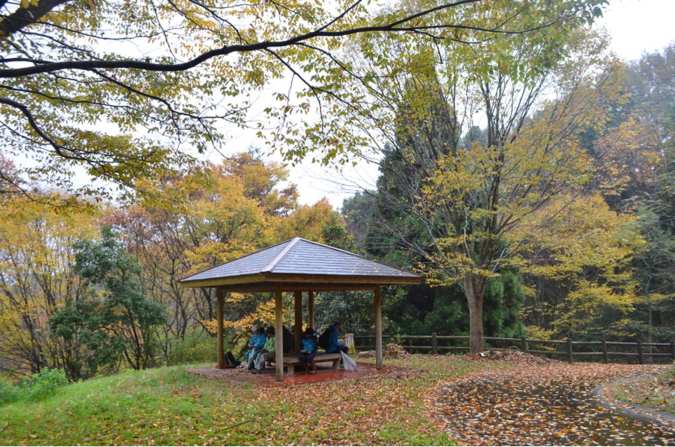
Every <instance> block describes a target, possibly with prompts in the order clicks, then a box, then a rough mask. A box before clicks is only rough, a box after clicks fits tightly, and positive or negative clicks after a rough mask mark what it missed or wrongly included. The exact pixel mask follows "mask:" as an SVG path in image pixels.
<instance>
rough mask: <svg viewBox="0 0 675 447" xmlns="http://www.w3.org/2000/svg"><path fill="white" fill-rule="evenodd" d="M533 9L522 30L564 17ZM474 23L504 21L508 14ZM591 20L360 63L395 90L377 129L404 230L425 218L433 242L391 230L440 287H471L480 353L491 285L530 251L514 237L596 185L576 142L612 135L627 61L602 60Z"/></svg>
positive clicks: (396, 46) (397, 48) (392, 50)
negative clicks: (594, 133)
mask: <svg viewBox="0 0 675 447" xmlns="http://www.w3.org/2000/svg"><path fill="white" fill-rule="evenodd" d="M559 6H560V7H561V8H565V6H568V5H562V4H561V5H559ZM527 11H528V12H529V14H526V15H522V16H519V17H518V20H521V21H523V22H524V23H532V21H536V20H541V17H542V15H543V16H546V15H547V14H552V15H555V14H557V13H558V12H561V11H558V12H556V11H555V7H553V9H550V8H541V9H537V10H529V9H527ZM473 13H474V14H475V15H476V17H479V19H478V20H483V21H487V23H494V22H490V21H491V20H492V21H499V20H501V19H503V18H505V17H506V16H508V15H509V13H510V10H509V9H508V7H505V8H491V9H483V8H476V10H475V11H473ZM589 21H590V20H589V17H588V16H584V15H583V14H579V15H577V16H574V17H570V18H569V19H568V20H566V21H564V23H559V25H558V26H556V27H554V28H545V29H540V30H538V31H537V32H533V33H527V34H523V35H515V36H514V35H504V36H501V35H500V36H494V38H491V39H486V40H480V39H477V38H476V35H475V34H474V33H473V32H471V31H467V32H465V33H456V35H455V37H456V38H457V39H458V40H462V41H472V42H474V44H473V45H470V46H464V45H462V44H460V43H458V42H456V41H444V42H442V43H439V44H438V45H436V46H424V45H408V44H407V43H406V42H401V41H396V40H394V39H389V40H387V39H386V38H382V39H377V41H376V44H377V46H378V54H382V53H384V54H387V55H390V56H389V57H388V58H387V60H386V64H383V63H382V61H381V60H379V59H377V58H376V57H369V56H370V54H369V53H368V50H369V49H370V48H371V47H374V46H375V43H373V40H369V41H367V43H365V44H364V45H365V46H362V47H360V49H361V53H359V54H361V56H355V57H362V58H363V60H364V61H365V63H369V64H371V67H374V68H373V69H375V68H377V69H379V73H380V76H379V77H377V78H375V79H373V82H374V83H379V84H380V87H378V90H385V91H388V92H389V95H388V96H387V97H383V98H378V99H380V102H381V107H380V109H379V110H380V115H378V117H377V119H378V120H379V122H380V123H382V129H383V131H384V132H383V135H384V137H383V139H382V140H380V141H383V140H384V141H386V143H387V144H389V145H390V146H391V147H393V148H394V149H395V150H396V151H398V153H399V154H400V155H399V156H400V157H401V158H402V159H403V162H402V163H398V164H397V165H398V166H404V169H401V170H398V171H396V172H394V173H392V175H393V176H394V178H395V180H393V181H392V184H393V185H395V187H396V188H397V189H398V190H399V191H400V192H399V194H398V195H399V199H397V201H396V206H399V207H400V209H399V211H397V212H398V213H399V214H400V215H401V216H404V217H403V219H404V220H403V222H405V221H412V220H415V228H418V229H421V230H422V232H423V233H424V234H425V237H424V238H419V237H416V238H415V240H411V239H409V238H406V234H405V233H404V232H403V231H402V230H401V229H406V228H410V227H409V226H403V227H401V226H396V225H390V226H389V227H383V230H385V231H391V232H393V234H394V235H396V236H398V237H399V245H400V247H402V248H404V249H405V250H408V251H410V252H413V253H415V254H416V255H417V256H420V257H421V258H423V263H420V265H419V268H420V269H422V270H423V271H424V272H425V273H426V275H427V278H428V280H429V281H430V282H432V283H433V284H436V285H443V284H453V283H455V284H458V285H459V286H460V287H461V289H462V292H463V293H464V295H465V296H466V298H467V302H468V306H469V315H470V320H471V321H470V322H471V324H470V326H471V330H470V335H471V337H470V338H471V341H470V348H471V351H472V352H477V351H480V350H482V348H483V304H484V295H485V290H486V287H487V285H488V282H489V281H490V278H493V277H495V276H498V275H499V272H500V270H501V269H503V268H505V267H508V266H509V261H510V260H514V259H516V258H514V255H515V254H516V253H517V250H518V248H519V245H520V243H521V242H522V241H519V240H513V239H511V238H510V236H511V235H512V234H514V229H516V228H518V227H519V226H520V225H522V224H523V223H525V222H528V221H530V220H532V219H535V218H536V216H537V212H538V210H540V209H541V208H542V207H544V206H545V205H546V204H547V203H549V202H550V201H551V200H552V199H553V198H555V197H556V196H558V195H560V194H562V193H563V192H565V193H569V194H570V195H569V197H578V196H579V195H580V194H583V190H584V184H585V182H586V181H587V179H588V178H589V176H590V175H592V170H593V165H594V164H593V160H592V158H590V156H589V155H588V154H587V153H586V152H585V151H584V150H583V149H582V148H580V146H579V144H578V143H577V141H578V133H579V132H580V131H581V130H583V129H586V128H589V127H594V128H598V129H600V128H601V127H602V126H603V124H604V122H605V120H606V108H605V104H606V102H607V101H608V100H613V99H614V98H616V96H617V95H618V93H617V92H618V90H619V89H618V85H617V83H618V79H619V77H618V76H617V67H618V63H617V61H615V60H614V59H613V57H612V56H611V55H609V54H607V53H606V52H604V51H603V50H604V48H605V45H606V43H605V41H604V39H603V37H602V36H600V35H598V34H597V33H595V32H593V31H589V30H588V28H587V27H586V25H587V23H588V22H589ZM523 26H527V25H523ZM384 48H386V50H385V49H384ZM363 54H365V56H363ZM397 60H398V61H400V62H398V63H397ZM412 67H414V69H412ZM385 160H386V158H385ZM382 168H383V169H388V166H383V167H382ZM418 241H424V244H420V243H418ZM511 265H512V266H514V265H513V264H511Z"/></svg>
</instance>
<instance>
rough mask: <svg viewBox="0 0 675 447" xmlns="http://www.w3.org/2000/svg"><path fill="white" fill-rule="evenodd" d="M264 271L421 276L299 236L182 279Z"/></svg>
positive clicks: (227, 276)
mask: <svg viewBox="0 0 675 447" xmlns="http://www.w3.org/2000/svg"><path fill="white" fill-rule="evenodd" d="M261 273H272V274H296V275H326V276H363V277H378V276H382V277H399V278H418V277H419V276H418V275H415V274H413V273H410V272H408V271H406V270H403V269H399V268H396V267H392V266H389V265H386V264H382V263H380V262H377V261H371V260H369V259H366V258H364V257H362V256H359V255H356V254H354V253H350V252H347V251H344V250H340V249H339V248H335V247H331V246H328V245H324V244H319V243H318V242H313V241H309V240H307V239H302V238H295V239H292V240H289V241H286V242H283V243H281V244H279V245H274V246H272V247H269V248H266V249H264V250H260V251H258V252H255V253H251V254H250V255H246V256H244V257H241V258H239V259H235V260H233V261H230V262H228V263H226V264H223V265H220V266H218V267H214V268H212V269H209V270H206V271H203V272H200V273H197V274H195V275H192V276H190V277H188V278H185V279H183V280H182V281H181V282H189V281H200V280H205V279H220V278H232V277H236V276H244V275H256V274H261Z"/></svg>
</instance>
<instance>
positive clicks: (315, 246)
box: [181, 237, 421, 381]
mask: <svg viewBox="0 0 675 447" xmlns="http://www.w3.org/2000/svg"><path fill="white" fill-rule="evenodd" d="M420 281H421V278H420V277H419V276H418V275H415V274H413V273H410V272H408V271H406V270H403V269H400V268H397V267H392V266H390V265H386V264H383V263H381V262H376V261H371V260H369V259H366V258H364V257H362V256H358V255H355V254H354V253H350V252H348V251H344V250H340V249H338V248H335V247H330V246H328V245H324V244H319V243H317V242H313V241H309V240H306V239H302V238H297V237H296V238H295V239H292V240H289V241H286V242H283V243H281V244H278V245H274V246H272V247H268V248H266V249H263V250H260V251H258V252H255V253H251V254H249V255H246V256H243V257H241V258H239V259H235V260H233V261H230V262H228V263H225V264H223V265H220V266H218V267H214V268H212V269H209V270H206V271H204V272H201V273H197V274H196V275H192V276H190V277H188V278H185V279H183V280H181V285H182V286H183V287H189V288H202V287H215V288H217V295H218V317H217V318H218V366H219V367H220V368H223V367H224V366H225V356H224V352H223V303H224V301H225V294H226V293H232V292H236V293H246V292H274V294H275V301H274V302H275V317H276V324H275V326H276V344H277V349H276V362H275V363H276V373H277V380H278V381H282V380H283V377H284V373H283V366H284V365H283V330H282V325H283V320H282V302H281V299H282V294H283V293H284V292H293V293H294V294H295V334H294V337H295V340H294V341H295V348H296V349H297V348H298V346H299V342H300V336H301V333H302V293H303V292H307V293H308V305H309V309H308V311H309V312H308V313H309V321H308V323H309V326H311V327H314V292H332V291H343V290H372V291H373V292H374V298H375V303H374V304H375V349H376V353H377V361H376V366H377V369H381V368H382V309H381V307H382V306H381V298H380V287H381V286H383V285H405V284H418V283H419V282H420Z"/></svg>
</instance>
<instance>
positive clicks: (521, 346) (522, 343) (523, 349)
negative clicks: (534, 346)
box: [520, 337, 527, 352]
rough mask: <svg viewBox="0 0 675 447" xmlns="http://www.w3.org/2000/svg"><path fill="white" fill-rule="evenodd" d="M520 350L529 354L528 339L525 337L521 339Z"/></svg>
mask: <svg viewBox="0 0 675 447" xmlns="http://www.w3.org/2000/svg"><path fill="white" fill-rule="evenodd" d="M520 349H522V351H523V352H527V339H526V338H525V337H520Z"/></svg>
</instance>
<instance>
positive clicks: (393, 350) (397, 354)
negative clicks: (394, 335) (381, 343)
mask: <svg viewBox="0 0 675 447" xmlns="http://www.w3.org/2000/svg"><path fill="white" fill-rule="evenodd" d="M359 357H360V358H366V359H370V358H372V359H374V358H375V351H361V352H359ZM408 357H410V354H409V353H408V351H406V350H405V349H403V346H401V345H397V344H396V343H389V344H387V345H385V347H384V349H383V350H382V358H385V359H407V358H408Z"/></svg>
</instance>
